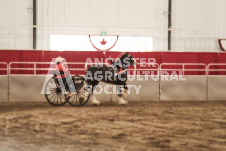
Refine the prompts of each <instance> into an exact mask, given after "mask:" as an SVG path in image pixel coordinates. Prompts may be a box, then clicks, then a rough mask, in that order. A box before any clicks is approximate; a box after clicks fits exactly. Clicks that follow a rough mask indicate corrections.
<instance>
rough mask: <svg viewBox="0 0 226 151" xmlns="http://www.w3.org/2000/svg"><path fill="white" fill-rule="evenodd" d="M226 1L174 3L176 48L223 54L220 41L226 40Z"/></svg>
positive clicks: (174, 40) (202, 0)
mask: <svg viewBox="0 0 226 151" xmlns="http://www.w3.org/2000/svg"><path fill="white" fill-rule="evenodd" d="M225 8H226V1H225V0H173V8H172V9H173V28H182V29H183V30H181V31H174V32H173V43H172V49H173V50H177V51H220V47H219V45H218V42H217V40H218V39H219V38H226V9H225Z"/></svg>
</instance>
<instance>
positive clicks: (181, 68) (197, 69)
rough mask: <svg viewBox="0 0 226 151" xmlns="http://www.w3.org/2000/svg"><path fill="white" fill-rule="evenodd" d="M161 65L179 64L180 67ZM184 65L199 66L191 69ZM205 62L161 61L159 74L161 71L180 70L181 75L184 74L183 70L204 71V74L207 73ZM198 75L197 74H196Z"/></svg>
mask: <svg viewBox="0 0 226 151" xmlns="http://www.w3.org/2000/svg"><path fill="white" fill-rule="evenodd" d="M163 66H179V67H180V68H179V69H178V68H174V69H172V68H163ZM186 66H198V67H201V69H200V68H192V69H189V68H188V69H187V68H186ZM206 69H207V68H206V64H204V63H162V64H161V65H160V75H161V73H162V71H182V75H185V72H188V71H190V72H205V75H206V74H207V72H206ZM198 75H199V74H198Z"/></svg>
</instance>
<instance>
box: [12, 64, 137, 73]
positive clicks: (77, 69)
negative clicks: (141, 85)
mask: <svg viewBox="0 0 226 151" xmlns="http://www.w3.org/2000/svg"><path fill="white" fill-rule="evenodd" d="M16 64H17V65H18V64H19V65H33V67H19V68H18V67H13V65H16ZM50 64H51V63H50V62H10V63H9V67H8V71H9V75H21V74H14V73H12V72H11V71H33V74H26V75H38V74H37V71H47V70H54V69H51V68H50V67H46V68H39V67H37V65H50ZM67 65H68V67H69V69H70V71H85V70H86V69H87V67H88V65H107V66H111V65H110V64H108V63H95V62H94V63H86V62H67ZM70 65H84V66H83V68H71V67H70ZM128 71H135V72H136V66H135V67H134V69H128Z"/></svg>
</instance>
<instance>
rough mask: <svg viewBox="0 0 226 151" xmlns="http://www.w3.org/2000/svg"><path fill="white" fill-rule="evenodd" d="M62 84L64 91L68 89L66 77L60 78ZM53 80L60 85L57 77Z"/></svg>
mask: <svg viewBox="0 0 226 151" xmlns="http://www.w3.org/2000/svg"><path fill="white" fill-rule="evenodd" d="M61 79H62V81H63V84H64V87H65V89H66V91H70V90H69V87H68V83H67V79H66V78H61ZM55 82H56V83H57V84H58V85H59V86H60V80H59V79H57V78H56V79H55Z"/></svg>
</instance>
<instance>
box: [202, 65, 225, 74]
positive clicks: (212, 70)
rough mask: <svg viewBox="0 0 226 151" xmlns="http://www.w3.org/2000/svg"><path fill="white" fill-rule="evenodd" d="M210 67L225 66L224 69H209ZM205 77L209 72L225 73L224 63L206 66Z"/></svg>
mask: <svg viewBox="0 0 226 151" xmlns="http://www.w3.org/2000/svg"><path fill="white" fill-rule="evenodd" d="M211 66H215V67H219V66H225V69H211V68H210V67H211ZM206 72H207V75H209V73H210V72H226V63H210V64H208V65H207V71H206Z"/></svg>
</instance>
